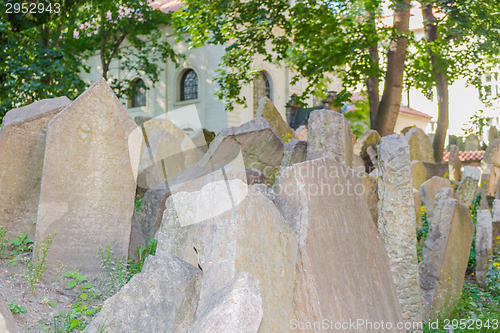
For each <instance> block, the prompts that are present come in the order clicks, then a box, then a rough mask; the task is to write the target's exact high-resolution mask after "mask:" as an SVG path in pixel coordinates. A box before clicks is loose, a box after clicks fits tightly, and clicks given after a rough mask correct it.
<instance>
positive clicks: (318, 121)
mask: <svg viewBox="0 0 500 333" xmlns="http://www.w3.org/2000/svg"><path fill="white" fill-rule="evenodd" d="M307 128H308V133H307V159H308V160H314V159H317V158H321V157H331V158H333V159H335V160H337V161H339V162H341V163H344V164H345V165H347V166H348V167H352V154H353V145H352V132H351V125H350V124H349V122H348V121H347V119H346V118H345V117H344V116H343V115H342V114H341V113H338V112H335V111H332V110H327V109H321V110H314V111H313V112H311V115H310V116H309V123H308V126H307Z"/></svg>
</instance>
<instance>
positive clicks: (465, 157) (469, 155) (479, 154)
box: [443, 150, 484, 162]
mask: <svg viewBox="0 0 500 333" xmlns="http://www.w3.org/2000/svg"><path fill="white" fill-rule="evenodd" d="M458 156H459V158H460V161H462V162H473V161H481V160H482V159H483V157H484V150H466V151H461V152H459V153H458ZM449 157H450V153H449V152H447V153H444V154H443V160H444V161H445V162H448V158H449Z"/></svg>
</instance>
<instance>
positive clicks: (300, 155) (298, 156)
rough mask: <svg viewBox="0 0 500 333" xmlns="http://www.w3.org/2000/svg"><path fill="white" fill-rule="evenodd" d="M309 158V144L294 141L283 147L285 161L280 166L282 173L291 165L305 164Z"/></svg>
mask: <svg viewBox="0 0 500 333" xmlns="http://www.w3.org/2000/svg"><path fill="white" fill-rule="evenodd" d="M306 158H307V142H306V141H299V140H295V139H292V140H290V141H288V142H287V143H285V146H284V147H283V160H282V161H281V165H280V172H283V170H285V169H286V168H288V167H289V166H290V165H293V164H295V163H300V162H304V161H305V160H306Z"/></svg>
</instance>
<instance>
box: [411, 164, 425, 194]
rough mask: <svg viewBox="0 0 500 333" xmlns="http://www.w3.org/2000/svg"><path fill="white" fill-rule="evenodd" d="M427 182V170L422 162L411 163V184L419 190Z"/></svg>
mask: <svg viewBox="0 0 500 333" xmlns="http://www.w3.org/2000/svg"><path fill="white" fill-rule="evenodd" d="M426 180H427V169H426V168H425V166H424V164H423V163H422V162H420V161H411V184H412V185H413V188H414V189H416V190H418V189H419V188H420V185H422V184H423V183H424V182H425V181H426Z"/></svg>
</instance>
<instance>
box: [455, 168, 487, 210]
mask: <svg viewBox="0 0 500 333" xmlns="http://www.w3.org/2000/svg"><path fill="white" fill-rule="evenodd" d="M480 179H481V169H479V168H477V167H471V166H465V167H464V173H463V175H462V180H461V181H460V184H459V185H458V190H457V199H458V201H460V203H462V204H463V205H465V206H467V207H469V206H470V205H471V203H472V201H474V198H475V197H476V191H477V189H478V184H479V180H480Z"/></svg>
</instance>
